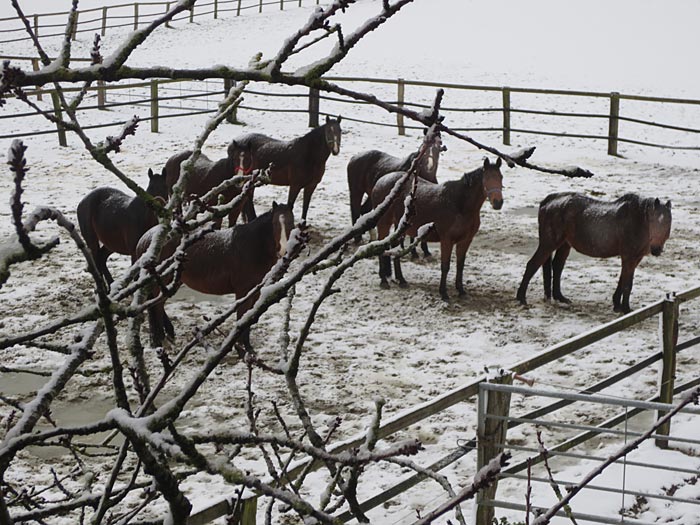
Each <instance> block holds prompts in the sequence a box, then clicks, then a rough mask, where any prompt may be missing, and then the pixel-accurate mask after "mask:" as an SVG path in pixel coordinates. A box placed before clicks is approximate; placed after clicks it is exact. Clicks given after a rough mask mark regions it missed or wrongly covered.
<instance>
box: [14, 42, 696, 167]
mask: <svg viewBox="0 0 700 525" xmlns="http://www.w3.org/2000/svg"><path fill="white" fill-rule="evenodd" d="M2 59H10V60H27V61H32V65H33V68H34V69H35V70H36V69H38V68H39V63H38V61H37V59H36V58H30V57H16V56H15V57H0V60H2ZM76 60H79V59H76ZM83 60H85V59H83ZM327 80H329V81H333V82H338V83H353V82H362V83H369V84H371V85H373V86H382V85H395V86H396V95H397V100H395V101H392V102H393V103H395V104H396V105H398V106H404V107H411V108H414V109H417V110H420V109H427V108H428V107H429V106H428V105H426V104H418V103H415V102H410V101H408V100H407V99H406V94H405V93H406V88H407V87H409V86H418V87H429V88H436V89H437V88H443V89H454V90H470V91H483V92H494V93H497V92H501V103H502V104H501V106H500V107H499V106H496V107H477V108H474V107H471V108H470V107H457V106H452V107H449V106H446V107H443V108H442V109H443V113H445V114H451V113H454V114H456V115H460V114H462V113H467V112H469V113H493V112H501V113H502V116H503V119H502V124H501V126H500V127H497V126H496V127H493V126H492V127H488V126H487V127H484V126H480V127H478V126H477V127H460V126H459V125H456V126H455V125H454V124H453V129H455V130H456V131H461V132H500V133H502V141H503V144H505V145H510V144H511V142H512V134H514V133H520V134H527V135H540V136H551V137H560V138H566V139H571V138H582V139H588V140H599V141H606V143H607V146H608V153H609V154H610V155H618V154H619V151H618V150H619V144H620V143H627V144H636V145H641V146H647V147H655V148H665V149H676V150H697V151H700V145H698V146H694V145H692V146H689V145H678V144H675V145H673V144H671V145H665V144H659V143H653V142H649V141H643V140H638V139H636V138H627V137H624V136H621V135H620V123H624V122H629V123H633V124H636V125H644V126H648V127H651V128H662V129H667V130H672V131H674V132H679V133H684V134H688V135H690V136H693V137H695V136H697V135H698V134H700V128H692V127H688V126H679V125H675V124H668V123H660V122H654V121H651V120H644V119H639V118H631V117H626V116H624V115H622V114H621V110H620V106H621V101H623V100H631V101H641V102H649V103H653V104H657V103H661V104H678V105H686V106H689V107H690V108H694V107H700V100H693V99H681V98H678V99H674V98H666V97H650V96H639V95H627V94H621V93H602V92H593V91H564V90H556V89H552V90H546V89H540V88H520V87H511V86H509V87H496V86H476V85H464V84H453V83H443V82H426V81H416V80H406V79H397V80H394V79H383V78H359V77H328V78H327ZM189 82H191V81H186V80H179V81H178V80H169V79H162V80H158V85H166V84H168V85H171V84H178V83H180V86H182V85H184V84H186V83H189ZM225 82H227V81H225ZM150 85H151V84H150V83H149V82H143V83H140V82H137V83H128V84H114V85H107V84H105V83H100V84H99V90H98V97H99V98H100V102H99V107H100V109H106V108H109V107H113V106H112V105H108V104H107V103H106V93H107V91H113V90H114V91H118V90H127V89H135V88H139V87H145V86H150ZM225 85H226V84H224V92H225ZM92 89H96V88H92ZM258 89H260V88H258ZM199 91H200V92H201V95H202V96H205V95H213V96H221V93H222V91H221V90H217V91H207V90H205V89H202V90H199ZM30 93H31V94H32V95H36V96H37V98H38V99H41V97H42V95H43V94H49V95H50V90H43V89H37V90H34V91H32V92H30ZM246 93H248V94H249V95H251V94H252V95H256V96H258V97H261V98H263V97H264V98H266V99H267V98H275V97H280V98H284V97H298V98H308V105H307V107H306V109H301V108H299V109H294V108H290V107H287V108H279V109H273V108H270V107H255V106H249V105H241V106H240V108H239V109H243V110H249V111H267V112H274V111H279V112H308V115H309V126H310V127H315V126H317V125H318V123H319V117H320V115H322V114H329V113H328V112H322V110H321V103H322V101H323V102H324V104H325V103H330V104H335V105H338V104H344V105H353V106H368V105H369V104H368V103H366V102H361V101H355V100H351V99H347V98H342V97H338V96H330V95H321V94H320V93H319V91H318V90H316V89H310V90H309V92H308V95H302V94H294V93H292V94H290V93H270V92H265V91H260V90H253V89H249V90H247V91H246ZM513 93H524V94H532V95H540V96H547V95H551V96H562V95H568V96H578V97H594V98H608V99H609V100H610V112H609V113H608V114H602V113H581V112H572V111H544V110H533V109H525V108H518V107H514V106H513V102H512V94H513ZM157 94H158V93H157V91H152V94H151V97H150V98H147V97H146V98H144V99H142V100H139V101H138V103H139V104H143V103H148V104H152V103H153V100H154V99H157V98H158V97H157ZM175 98H177V97H169V99H170V100H173V99H175ZM184 98H187V97H183V100H184ZM302 107H303V106H302ZM152 108H153V109H152V113H151V116H150V118H151V119H152V120H155V124H154V125H153V127H154V128H155V129H159V128H158V123H157V120H158V118H159V115H158V106H157V105H153V104H152ZM378 111H379V110H378ZM185 114H186V115H191V114H192V112H191V111H188V112H186V113H183V115H185ZM513 115H541V116H551V117H558V118H563V117H566V118H572V119H600V120H604V119H607V120H608V133H607V135H605V134H590V133H588V134H585V133H566V132H556V131H549V130H536V129H527V128H521V127H514V126H513V123H512V119H513ZM173 116H174V115H168V117H169V118H171V117H173ZM0 118H1V117H0ZM456 118H458V117H456ZM234 120H235V119H234ZM346 120H347V121H350V122H357V123H363V124H371V125H375V126H389V127H395V128H396V129H397V131H398V133H399V134H400V135H401V134H405V133H406V130H407V129H418V128H420V126H418V125H407V124H406V123H405V121H404V117H403V116H402V115H398V114H397V117H396V122H395V124H392V123H386V122H380V121H377V120H370V119H367V118H365V119H362V118H358V117H348V116H346ZM452 120H453V121H454V120H455V117H453V119H452ZM107 125H108V124H106V125H105V126H107ZM113 125H114V123H113ZM30 134H31V133H27V134H24V135H25V136H26V135H30ZM0 138H8V136H5V137H0Z"/></svg>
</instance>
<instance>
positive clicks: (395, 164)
mask: <svg viewBox="0 0 700 525" xmlns="http://www.w3.org/2000/svg"><path fill="white" fill-rule="evenodd" d="M441 151H445V147H444V146H443V145H442V142H441V141H440V138H439V135H438V136H437V139H436V140H435V141H433V142H431V144H430V147H429V148H428V150H427V151H426V152H425V154H424V155H423V156H422V157H421V159H420V160H419V164H418V166H417V171H416V174H417V175H418V176H419V177H421V178H422V179H425V180H427V181H429V182H433V183H435V184H437V176H436V173H437V170H438V164H439V161H440V152H441ZM417 155H418V152H416V151H414V152H413V153H411V154H409V155H407V156H406V157H404V158H398V157H394V156H393V155H389V154H388V153H384V152H383V151H379V150H376V149H373V150H369V151H363V152H361V153H358V154H356V155H353V157H352V158H351V159H350V161H349V162H348V167H347V172H348V189H349V190H350V219H351V221H352V224H355V222H357V219H358V217H359V216H360V215H364V214H365V213H367V212H369V211H370V210H371V209H372V201H371V199H370V198H369V197H370V196H371V195H372V189H373V188H374V185H375V184H376V183H377V181H378V180H379V179H380V178H381V177H383V176H384V175H387V174H388V173H395V172H397V171H403V172H406V171H408V169H409V168H410V167H411V164H413V161H414V160H415V158H416V156H417ZM365 196H366V197H367V198H365V200H364V202H362V199H363V198H364V197H365ZM356 240H357V241H358V242H359V240H360V238H359V237H357V238H356Z"/></svg>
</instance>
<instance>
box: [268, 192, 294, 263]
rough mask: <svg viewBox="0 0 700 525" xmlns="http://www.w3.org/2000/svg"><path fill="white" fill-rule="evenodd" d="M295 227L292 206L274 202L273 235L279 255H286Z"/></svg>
mask: <svg viewBox="0 0 700 525" xmlns="http://www.w3.org/2000/svg"><path fill="white" fill-rule="evenodd" d="M293 228H294V214H293V213H292V208H290V207H289V206H287V205H286V204H277V203H276V202H274V201H273V202H272V235H273V238H274V240H275V248H276V250H275V251H276V253H277V256H278V257H284V254H285V253H287V242H288V241H289V235H290V233H291V231H292V229H293Z"/></svg>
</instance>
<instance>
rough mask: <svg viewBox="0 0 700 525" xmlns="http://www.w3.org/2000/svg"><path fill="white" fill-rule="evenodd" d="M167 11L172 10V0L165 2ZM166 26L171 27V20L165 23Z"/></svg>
mask: <svg viewBox="0 0 700 525" xmlns="http://www.w3.org/2000/svg"><path fill="white" fill-rule="evenodd" d="M165 12H166V13H168V12H170V2H166V4H165ZM165 27H168V28H169V27H170V21H168V22H166V23H165Z"/></svg>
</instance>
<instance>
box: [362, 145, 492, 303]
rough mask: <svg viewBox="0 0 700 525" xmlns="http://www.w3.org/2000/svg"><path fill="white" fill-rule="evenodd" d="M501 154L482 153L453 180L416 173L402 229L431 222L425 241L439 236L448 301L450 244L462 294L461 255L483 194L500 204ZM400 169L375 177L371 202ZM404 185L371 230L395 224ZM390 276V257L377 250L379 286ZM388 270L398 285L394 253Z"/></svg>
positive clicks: (382, 232)
mask: <svg viewBox="0 0 700 525" xmlns="http://www.w3.org/2000/svg"><path fill="white" fill-rule="evenodd" d="M500 168H501V159H500V158H498V160H496V162H493V163H492V162H489V159H488V158H486V159H484V164H483V166H480V167H479V168H477V169H476V170H474V171H472V172H470V173H465V174H464V175H463V176H462V178H460V179H458V180H451V181H447V182H443V183H442V184H432V183H430V182H426V181H424V180H423V179H420V178H419V179H418V180H417V184H418V187H417V189H416V194H415V199H414V205H415V214H414V215H413V216H412V217H411V218H410V226H409V227H408V229H407V231H406V233H407V234H408V235H412V236H415V235H416V234H417V231H418V228H419V227H420V226H422V225H424V224H427V223H430V222H432V223H433V224H434V226H435V228H434V231H433V233H431V234H429V235H428V237H427V240H428V241H433V242H438V241H439V242H440V271H441V275H440V296H441V297H442V299H443V300H445V301H448V300H449V295H448V294H447V273H448V272H449V270H450V259H451V257H452V249H453V248H454V247H455V246H456V249H455V251H456V254H457V276H456V279H455V287H456V288H457V292H458V293H459V295H460V296H463V295H465V294H466V292H465V291H464V284H463V282H462V281H463V278H462V276H463V273H464V259H465V257H466V254H467V250H468V249H469V245H470V244H471V242H472V239H473V238H474V236H475V235H476V232H477V231H479V226H480V225H481V218H480V216H479V215H480V211H481V207H482V205H483V204H484V202H485V201H486V199H488V200H489V203H490V204H491V207H492V208H493V209H494V210H500V209H501V208H502V207H503V175H502V174H501V169H500ZM403 175H404V173H402V172H397V173H390V174H388V175H385V176H383V177H382V178H381V179H379V180H378V181H377V183H376V184H375V186H374V189H373V190H372V203H373V205H374V206H377V205H378V204H380V203H381V202H382V201H383V200H384V198H385V197H386V196H387V195H388V194H389V192H390V191H391V189H392V188H393V186H394V184H395V183H396V181H397V180H399V179H400V178H401V177H402V176H403ZM408 192H409V189H408V188H406V189H405V190H404V191H403V195H399V197H398V198H397V199H396V200H395V201H394V204H393V205H392V206H391V207H390V209H389V210H387V212H386V213H384V215H382V217H381V218H380V219H379V222H378V224H377V233H378V237H379V238H380V239H383V238H385V237H386V236H387V235H388V234H389V230H390V229H391V226H392V225H394V226H395V225H396V224H398V222H399V220H400V219H401V216H402V215H403V213H404V199H405V196H406V194H407V193H408ZM390 276H391V260H390V257H389V256H388V255H380V256H379V277H380V279H381V287H382V288H388V287H389V282H388V278H389V277H390ZM394 276H395V277H396V280H397V281H398V283H399V286H401V287H405V286H407V283H406V280H405V279H404V277H403V273H402V272H401V261H400V258H399V257H394Z"/></svg>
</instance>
